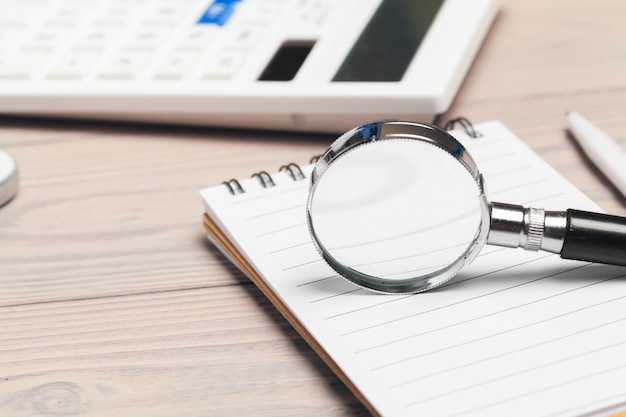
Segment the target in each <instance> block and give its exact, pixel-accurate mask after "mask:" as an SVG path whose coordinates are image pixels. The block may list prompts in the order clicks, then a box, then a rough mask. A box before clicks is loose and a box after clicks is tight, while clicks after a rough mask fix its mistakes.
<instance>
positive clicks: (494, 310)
mask: <svg viewBox="0 0 626 417" xmlns="http://www.w3.org/2000/svg"><path fill="white" fill-rule="evenodd" d="M473 129H475V132H474V130H472V126H466V128H465V129H459V130H454V131H452V132H451V133H452V134H453V135H454V136H455V137H456V138H457V139H458V140H459V141H460V142H461V143H462V144H464V145H465V146H466V147H467V148H468V150H469V151H470V153H471V154H472V155H473V156H474V159H475V160H476V162H477V164H478V166H479V169H480V170H481V171H482V173H483V174H484V176H485V179H486V184H487V191H488V196H489V197H490V199H491V200H492V201H501V202H508V203H514V204H523V205H533V206H537V207H545V208H547V209H551V210H563V209H566V208H569V207H576V208H580V209H586V210H597V207H596V206H595V205H594V204H593V203H592V202H591V201H590V200H589V199H588V198H587V197H585V196H584V195H583V194H582V193H581V192H580V191H579V190H577V189H576V188H575V187H573V186H572V185H571V184H570V183H568V182H567V181H566V180H565V179H564V178H563V177H561V176H560V175H559V174H558V173H557V172H556V171H554V170H553V169H552V168H551V167H549V166H548V165H547V164H546V163H545V162H544V161H542V160H541V159H540V158H539V157H538V156H537V155H536V154H535V153H533V151H532V150H530V149H529V148H528V147H526V146H525V145H524V144H523V143H522V142H521V141H520V139H519V138H517V137H516V136H515V135H514V134H513V133H512V132H511V131H510V130H508V129H507V128H506V127H505V126H504V125H503V124H502V123H500V122H497V121H493V122H486V123H481V124H478V125H476V126H474V127H473ZM474 133H476V134H474ZM473 136H476V137H473ZM311 169H312V167H311V166H310V165H305V166H301V167H300V166H298V165H295V164H288V165H286V166H284V167H282V168H281V169H280V170H278V171H277V172H275V173H272V174H271V175H270V174H268V173H267V172H262V173H259V174H255V175H254V176H253V177H251V178H247V179H242V180H239V181H234V180H233V181H230V182H227V183H225V184H220V185H216V186H212V187H209V188H206V189H204V190H202V191H201V196H202V199H203V200H204V204H205V211H206V213H205V214H204V217H203V218H204V224H205V228H206V229H207V231H208V235H209V239H210V240H211V241H212V242H213V243H214V244H215V245H216V246H217V247H218V248H220V249H221V250H222V251H223V253H224V254H225V255H226V256H227V257H228V258H229V259H230V260H231V261H232V262H233V263H234V264H235V265H237V266H238V267H239V268H240V269H241V270H242V271H243V272H244V273H245V274H246V275H247V276H248V277H249V278H250V279H251V280H252V281H254V283H255V284H256V285H257V286H258V287H259V288H260V289H261V290H262V291H263V292H264V294H265V295H266V296H267V297H268V298H269V299H270V300H271V301H272V303H273V304H274V305H275V306H276V307H277V308H278V309H279V310H280V311H281V313H282V314H283V315H284V316H285V317H286V318H287V320H288V321H289V322H290V323H291V324H292V325H293V326H294V327H295V328H296V329H297V331H298V332H299V333H300V334H301V335H302V337H303V338H304V339H306V340H307V342H308V343H309V344H310V345H311V346H312V347H313V349H315V351H316V352H317V353H318V354H319V355H320V356H321V357H322V358H323V359H324V360H325V361H326V362H327V363H328V364H329V366H330V367H331V368H332V369H333V370H334V371H335V372H336V373H337V375H338V376H339V377H340V378H341V379H342V380H343V381H344V383H345V384H347V386H348V387H349V388H350V389H351V390H352V391H353V392H354V393H355V394H356V395H357V396H358V398H359V399H360V400H361V401H362V402H363V403H364V404H365V405H366V406H367V407H368V409H369V410H370V411H371V412H372V413H373V414H375V415H380V416H435V417H452V416H481V417H484V416H503V415H504V416H524V417H527V416H544V417H548V416H550V417H562V416H587V415H608V414H610V413H612V412H615V411H616V410H619V409H622V408H625V407H626V384H625V383H624V381H626V270H625V269H624V268H620V267H612V266H604V265H595V264H589V263H583V262H576V261H565V260H562V259H560V258H559V257H558V256H557V255H551V254H547V253H545V252H544V253H540V252H526V251H523V250H521V249H517V250H516V249H505V248H498V247H490V246H486V247H485V248H484V249H483V250H482V252H481V253H480V255H479V256H478V257H477V258H476V260H475V261H474V262H473V263H472V265H470V266H469V267H467V268H465V269H464V270H462V271H461V273H460V274H459V275H458V276H457V277H456V278H455V279H453V280H452V281H449V282H448V283H447V284H444V285H443V286H442V287H439V288H438V289H436V290H433V291H430V292H426V293H422V294H417V295H402V296H391V295H389V296H388V295H381V294H375V293H371V292H368V291H367V290H363V289H359V288H357V287H355V286H354V285H353V284H351V283H349V282H347V281H345V280H343V279H342V278H340V277H338V276H337V275H336V274H335V273H334V272H333V270H332V269H330V267H328V266H327V265H326V264H325V263H324V262H323V261H322V259H321V258H320V256H319V255H318V254H317V252H316V250H315V248H314V246H313V244H312V242H311V241H310V237H309V234H308V230H307V226H306V221H305V204H306V199H307V192H308V186H309V181H308V177H309V174H310V172H311ZM444 238H445V236H442V239H444Z"/></svg>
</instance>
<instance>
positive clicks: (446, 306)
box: [325, 255, 552, 337]
mask: <svg viewBox="0 0 626 417" xmlns="http://www.w3.org/2000/svg"><path fill="white" fill-rule="evenodd" d="M551 256H552V255H546V256H544V257H542V258H537V259H531V260H529V261H525V262H520V263H518V264H515V265H511V266H507V267H504V268H500V269H498V270H493V271H489V272H486V273H484V274H479V275H476V276H473V277H471V278H467V279H464V280H459V281H455V282H452V283H450V284H448V286H453V285H458V284H460V283H462V282H466V281H470V280H472V279H477V278H483V277H486V276H489V275H493V274H496V273H498V272H502V271H506V270H508V269H512V268H515V267H518V266H522V265H525V264H529V263H531V262H537V261H539V260H541V259H545V258H548V257H551ZM537 280H538V279H537ZM444 285H446V284H444ZM520 285H521V284H520ZM442 287H443V286H442ZM511 288H513V287H506V288H503V289H500V290H497V291H493V292H491V293H488V294H481V295H478V296H476V297H471V298H467V299H464V300H461V301H457V302H454V303H451V304H446V305H442V306H439V307H436V308H433V309H431V310H425V311H423V312H419V313H415V314H412V315H410V316H406V317H402V318H399V319H394V320H390V321H387V322H385V323H380V324H376V325H372V326H368V327H364V328H362V329H358V330H353V331H350V332H347V333H342V334H340V335H339V336H341V337H343V336H348V335H351V334H354V333H358V332H360V331H364V330H369V329H372V328H374V327H380V326H384V325H386V324H391V323H395V322H397V321H399V320H405V319H407V318H411V317H416V316H419V315H422V314H426V313H430V312H433V311H437V310H442V309H444V308H449V307H454V306H457V305H459V304H463V303H466V302H468V301H473V300H476V299H479V298H482V297H486V296H488V295H491V294H495V293H498V292H502V291H506V290H507V289H511ZM414 295H416V294H414ZM397 301H401V300H397ZM385 304H386V303H385ZM373 307H375V306H372V307H366V308H361V309H355V310H350V311H346V312H343V313H340V314H335V315H333V316H329V317H326V318H325V320H329V319H334V318H337V317H341V316H345V315H347V314H352V313H357V312H359V311H363V310H365V309H369V308H373Z"/></svg>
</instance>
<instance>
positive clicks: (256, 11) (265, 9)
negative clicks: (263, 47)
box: [237, 0, 284, 25]
mask: <svg viewBox="0 0 626 417" xmlns="http://www.w3.org/2000/svg"><path fill="white" fill-rule="evenodd" d="M283 8H284V3H283V2H280V1H275V0H272V1H267V0H266V1H256V2H248V3H242V4H241V5H240V6H238V8H237V18H238V19H239V20H240V21H241V22H243V23H244V24H245V23H255V24H264V25H269V24H271V23H272V22H274V21H275V20H276V18H277V16H278V14H279V13H280V11H281V10H282V9H283Z"/></svg>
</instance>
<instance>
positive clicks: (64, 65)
mask: <svg viewBox="0 0 626 417" xmlns="http://www.w3.org/2000/svg"><path fill="white" fill-rule="evenodd" d="M101 60H102V54H101V53H98V52H90V51H73V52H68V53H67V54H65V55H63V56H61V57H60V58H59V59H58V60H57V61H56V62H55V63H54V64H53V65H52V68H51V69H50V71H48V73H47V74H46V78H49V79H52V80H67V79H75V80H79V79H83V78H85V77H86V76H87V75H88V74H90V73H91V72H92V71H93V70H94V69H95V68H96V67H97V65H98V64H99V63H100V62H101Z"/></svg>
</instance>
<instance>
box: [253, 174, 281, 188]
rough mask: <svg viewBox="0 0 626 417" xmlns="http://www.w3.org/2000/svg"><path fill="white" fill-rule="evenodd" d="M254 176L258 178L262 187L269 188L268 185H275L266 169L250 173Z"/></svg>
mask: <svg viewBox="0 0 626 417" xmlns="http://www.w3.org/2000/svg"><path fill="white" fill-rule="evenodd" d="M255 177H256V178H258V179H259V182H260V183H261V186H262V187H263V188H269V187H273V186H275V185H276V183H275V182H274V179H273V178H272V176H271V175H270V174H268V173H267V172H266V171H260V172H257V173H254V174H252V178H255Z"/></svg>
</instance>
